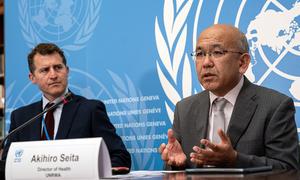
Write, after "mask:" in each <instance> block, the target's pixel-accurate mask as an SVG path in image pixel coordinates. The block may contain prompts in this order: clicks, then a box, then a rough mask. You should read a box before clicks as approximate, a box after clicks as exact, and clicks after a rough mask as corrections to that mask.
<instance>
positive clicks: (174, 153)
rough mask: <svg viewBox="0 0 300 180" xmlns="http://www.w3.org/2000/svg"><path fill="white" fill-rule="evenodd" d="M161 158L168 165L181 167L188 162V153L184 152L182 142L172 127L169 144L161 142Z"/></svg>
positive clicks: (169, 133)
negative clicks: (178, 139) (175, 135)
mask: <svg viewBox="0 0 300 180" xmlns="http://www.w3.org/2000/svg"><path fill="white" fill-rule="evenodd" d="M159 153H160V154H161V158H162V160H163V161H165V162H166V163H167V164H168V165H171V166H177V167H181V166H184V165H185V163H186V155H185V154H184V152H183V150H182V148H181V145H180V143H179V142H178V141H177V139H176V138H175V137H174V133H173V130H172V129H169V130H168V144H167V145H166V144H165V143H163V144H161V145H160V147H159Z"/></svg>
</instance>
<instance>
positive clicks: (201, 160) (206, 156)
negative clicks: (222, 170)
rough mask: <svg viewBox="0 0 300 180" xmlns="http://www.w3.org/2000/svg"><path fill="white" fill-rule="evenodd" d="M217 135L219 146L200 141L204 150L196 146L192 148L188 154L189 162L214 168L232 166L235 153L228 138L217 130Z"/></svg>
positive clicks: (203, 140)
mask: <svg viewBox="0 0 300 180" xmlns="http://www.w3.org/2000/svg"><path fill="white" fill-rule="evenodd" d="M218 134H219V136H220V138H221V143H220V144H214V143H212V142H210V141H208V140H207V139H201V141H200V143H201V144H204V145H205V146H206V149H201V148H200V147H198V146H194V147H193V150H194V151H195V152H192V153H191V154H190V157H191V162H193V163H195V164H197V165H198V166H202V165H214V166H225V167H232V166H234V163H235V160H236V156H237V152H236V151H235V150H234V149H233V147H232V145H231V141H230V139H229V137H228V136H227V135H226V134H225V133H224V131H223V130H222V129H219V130H218Z"/></svg>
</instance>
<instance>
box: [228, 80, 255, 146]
mask: <svg viewBox="0 0 300 180" xmlns="http://www.w3.org/2000/svg"><path fill="white" fill-rule="evenodd" d="M252 87H254V85H252V84H251V83H250V82H249V81H248V80H247V78H245V81H244V85H243V87H242V89H241V91H240V93H239V95H238V97H237V100H236V103H235V106H234V109H233V112H232V115H231V119H230V123H229V126H228V131H227V134H228V135H229V137H230V139H231V143H232V146H233V147H235V146H236V144H237V142H238V141H239V139H240V137H241V136H242V135H243V133H244V132H245V130H246V129H247V127H248V125H249V123H250V121H251V119H252V117H253V114H254V112H255V110H256V108H257V103H256V102H255V100H254V98H255V95H256V93H255V90H254V88H252Z"/></svg>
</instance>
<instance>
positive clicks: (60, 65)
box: [54, 64, 64, 71]
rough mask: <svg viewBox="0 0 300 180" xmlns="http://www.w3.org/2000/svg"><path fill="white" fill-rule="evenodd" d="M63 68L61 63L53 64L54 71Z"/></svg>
mask: <svg viewBox="0 0 300 180" xmlns="http://www.w3.org/2000/svg"><path fill="white" fill-rule="evenodd" d="M63 68H64V66H63V65H62V64H59V65H55V66H54V70H56V71H59V70H61V69H63Z"/></svg>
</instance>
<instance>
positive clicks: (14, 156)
mask: <svg viewBox="0 0 300 180" xmlns="http://www.w3.org/2000/svg"><path fill="white" fill-rule="evenodd" d="M110 176H112V170H111V161H110V157H109V152H108V150H107V147H106V144H105V142H104V140H103V139H102V138H83V139H66V140H55V141H30V142H15V143H12V144H11V146H10V148H9V151H8V155H7V159H6V165H5V177H6V179H7V180H10V179H12V180H14V179H30V180H34V179H46V178H47V179H88V180H95V179H97V180H98V179H99V178H104V177H110Z"/></svg>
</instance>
